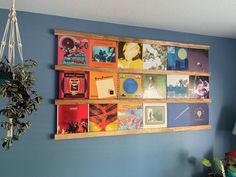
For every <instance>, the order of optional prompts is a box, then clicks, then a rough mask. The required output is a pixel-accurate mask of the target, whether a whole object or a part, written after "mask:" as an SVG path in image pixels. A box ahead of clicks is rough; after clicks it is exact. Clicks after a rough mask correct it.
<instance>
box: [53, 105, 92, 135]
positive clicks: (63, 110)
mask: <svg viewBox="0 0 236 177" xmlns="http://www.w3.org/2000/svg"><path fill="white" fill-rule="evenodd" d="M86 132H88V104H80V105H58V106H57V133H58V134H67V133H86Z"/></svg>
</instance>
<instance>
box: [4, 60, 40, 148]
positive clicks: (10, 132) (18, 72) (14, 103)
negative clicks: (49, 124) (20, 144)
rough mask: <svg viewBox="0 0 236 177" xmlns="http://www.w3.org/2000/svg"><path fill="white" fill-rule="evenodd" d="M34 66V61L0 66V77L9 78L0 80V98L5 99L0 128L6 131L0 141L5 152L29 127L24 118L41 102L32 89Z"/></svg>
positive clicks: (35, 64) (6, 63)
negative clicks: (0, 81)
mask: <svg viewBox="0 0 236 177" xmlns="http://www.w3.org/2000/svg"><path fill="white" fill-rule="evenodd" d="M36 66H37V63H36V62H35V61H34V60H27V61H25V62H24V63H21V64H17V65H14V66H11V65H10V64H9V63H8V62H7V60H5V62H4V61H2V62H1V64H0V76H1V75H2V76H3V75H4V74H5V75H8V76H9V77H6V78H5V80H4V79H2V83H1V84H0V97H3V98H5V99H4V101H5V102H6V106H5V108H3V109H0V115H2V116H3V120H2V121H0V126H1V127H2V128H4V129H5V130H6V131H7V135H6V136H5V138H3V140H2V141H3V142H2V147H3V148H4V149H6V150H8V149H10V148H11V147H12V144H13V141H16V140H19V137H20V136H21V135H22V133H24V132H26V130H27V129H28V128H29V127H30V121H28V120H25V117H26V116H27V115H31V114H32V113H33V112H35V111H37V105H38V104H39V103H41V102H42V97H41V96H40V95H39V94H38V93H37V91H36V90H35V89H34V84H35V78H34V73H33V69H34V67H36Z"/></svg>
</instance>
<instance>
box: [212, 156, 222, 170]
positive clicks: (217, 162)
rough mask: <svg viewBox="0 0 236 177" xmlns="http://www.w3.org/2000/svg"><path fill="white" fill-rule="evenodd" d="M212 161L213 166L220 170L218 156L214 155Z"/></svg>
mask: <svg viewBox="0 0 236 177" xmlns="http://www.w3.org/2000/svg"><path fill="white" fill-rule="evenodd" d="M213 161H214V163H215V166H216V167H217V169H218V170H220V171H222V167H221V165H220V162H221V160H220V159H219V158H218V157H214V158H213Z"/></svg>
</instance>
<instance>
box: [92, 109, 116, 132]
mask: <svg viewBox="0 0 236 177" xmlns="http://www.w3.org/2000/svg"><path fill="white" fill-rule="evenodd" d="M115 130H117V104H90V105H89V131H90V132H100V131H115Z"/></svg>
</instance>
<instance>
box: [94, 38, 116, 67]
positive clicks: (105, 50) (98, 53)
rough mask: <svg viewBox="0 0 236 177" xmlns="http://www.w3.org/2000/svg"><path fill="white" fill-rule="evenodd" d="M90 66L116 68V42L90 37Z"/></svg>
mask: <svg viewBox="0 0 236 177" xmlns="http://www.w3.org/2000/svg"><path fill="white" fill-rule="evenodd" d="M90 52H91V56H92V57H91V61H90V66H93V67H103V68H117V42H116V41H109V40H96V39H93V40H92V39H91V50H90Z"/></svg>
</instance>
